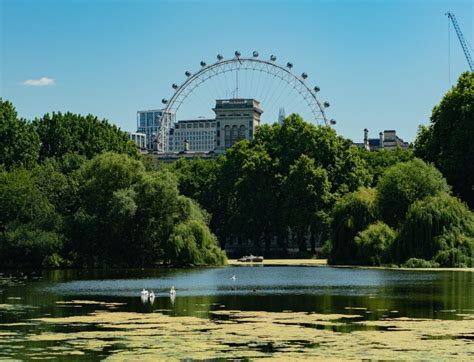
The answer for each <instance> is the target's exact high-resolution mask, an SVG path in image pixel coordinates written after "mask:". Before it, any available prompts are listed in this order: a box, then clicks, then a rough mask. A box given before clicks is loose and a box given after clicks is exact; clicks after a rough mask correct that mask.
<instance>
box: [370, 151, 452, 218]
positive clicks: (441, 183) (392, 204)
mask: <svg viewBox="0 0 474 362" xmlns="http://www.w3.org/2000/svg"><path fill="white" fill-rule="evenodd" d="M440 192H449V186H448V185H447V183H446V180H445V179H444V178H443V175H442V174H441V173H440V172H439V171H438V170H437V169H436V168H435V167H434V166H431V165H427V164H426V163H424V162H423V161H421V160H420V159H414V160H412V161H409V162H403V163H399V164H396V165H394V166H392V167H390V168H389V169H387V170H386V171H385V172H384V174H383V175H382V177H381V178H380V180H379V182H378V184H377V207H378V210H379V212H380V215H381V217H382V220H383V221H385V222H386V223H387V224H388V225H390V226H391V227H398V225H399V224H400V223H401V222H402V221H403V219H404V217H405V213H406V211H407V210H408V207H409V206H410V205H411V204H412V203H413V202H415V201H416V200H420V199H423V198H425V197H427V196H433V195H436V194H437V193H440Z"/></svg>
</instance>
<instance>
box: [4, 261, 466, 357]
mask: <svg viewBox="0 0 474 362" xmlns="http://www.w3.org/2000/svg"><path fill="white" fill-rule="evenodd" d="M233 275H235V280H233V279H232V278H231V277H232V276H233ZM171 286H175V288H176V290H177V294H176V297H175V298H171V297H170V294H169V289H170V287H171ZM142 288H146V289H150V290H153V291H154V293H155V295H156V297H155V299H154V300H153V301H150V300H148V299H147V300H142V299H141V298H140V291H141V289H142ZM74 300H82V301H93V302H104V303H120V304H116V305H115V304H113V308H109V306H107V304H92V303H91V304H87V303H82V304H77V303H76V304H69V303H67V302H70V301H74ZM64 302H66V303H64ZM103 309H107V310H110V311H111V312H112V313H113V312H121V311H127V312H138V313H163V314H167V315H171V316H176V317H177V316H194V317H199V318H204V319H217V318H225V316H224V317H220V316H219V314H215V313H212V312H213V311H225V310H239V311H267V312H282V311H285V312H288V311H292V312H311V313H321V314H333V313H337V314H353V313H354V312H355V311H357V313H358V314H360V319H361V320H381V319H384V318H391V317H397V318H398V317H409V318H428V319H440V320H443V319H449V320H453V319H459V318H461V317H460V315H465V314H474V273H472V272H429V271H428V272H427V271H423V272H421V271H393V270H364V269H350V268H331V267H263V266H258V267H249V266H245V267H224V268H195V269H153V270H88V271H84V270H64V271H58V270H55V271H43V272H13V271H4V272H3V273H2V274H1V275H0V358H11V357H13V358H29V357H28V356H30V357H31V355H32V353H33V352H38V351H41V350H42V349H44V348H46V347H51V346H56V345H57V346H58V348H61V342H60V341H51V342H32V341H31V340H29V339H28V338H26V337H27V336H31V335H37V334H41V333H46V332H47V333H51V332H56V333H70V332H77V331H81V330H82V329H84V330H90V329H91V326H90V325H87V326H81V325H80V324H74V325H64V324H63V325H54V324H53V325H52V324H45V323H40V322H36V321H34V320H35V319H36V318H43V317H66V316H79V315H88V314H90V313H92V312H94V311H97V310H103ZM312 327H314V328H332V329H333V330H334V331H335V332H343V333H346V332H347V333H351V332H353V331H356V330H365V329H367V328H368V327H367V326H365V325H363V324H354V323H352V322H351V321H347V322H346V323H342V324H340V325H338V326H336V327H334V326H326V325H323V324H322V325H314V326H312ZM81 328H82V329H81ZM98 328H99V327H93V329H94V330H97V329H98ZM473 330H474V322H473ZM2 333H3V334H2ZM8 333H11V334H10V335H9V334H8ZM115 346H116V349H117V348H118V349H120V348H123V349H126V348H127V344H126V343H122V344H118V345H115ZM120 346H121V347H120ZM114 351H115V350H109V349H106V348H104V349H103V350H100V351H95V352H94V353H92V354H90V353H87V354H85V355H83V356H75V357H71V356H69V357H68V358H67V359H68V360H70V359H71V358H73V359H101V358H104V357H107V356H110V355H111V354H113V353H114ZM42 356H43V357H44V355H42Z"/></svg>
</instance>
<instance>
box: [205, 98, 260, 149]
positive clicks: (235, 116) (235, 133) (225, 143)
mask: <svg viewBox="0 0 474 362" xmlns="http://www.w3.org/2000/svg"><path fill="white" fill-rule="evenodd" d="M213 111H214V112H215V113H216V148H215V150H216V152H219V153H222V152H224V151H225V150H226V149H228V148H230V147H232V145H233V144H234V143H236V142H238V141H240V140H243V139H247V140H252V139H253V136H254V134H255V131H256V129H257V127H258V126H259V125H260V116H261V115H262V113H263V111H262V109H261V108H260V103H259V102H258V101H256V100H255V99H218V100H217V101H216V106H215V108H213Z"/></svg>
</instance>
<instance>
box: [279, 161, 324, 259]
mask: <svg viewBox="0 0 474 362" xmlns="http://www.w3.org/2000/svg"><path fill="white" fill-rule="evenodd" d="M330 189H331V184H330V182H329V180H328V175H327V172H326V170H324V169H322V168H321V167H316V166H315V162H314V160H313V159H311V158H309V157H308V156H305V155H302V156H300V157H299V158H298V159H297V160H296V162H295V163H294V164H293V165H291V166H290V170H289V173H288V176H287V178H286V179H285V181H284V184H283V191H282V193H283V195H284V196H283V198H284V202H283V207H284V210H285V212H286V213H285V216H286V219H287V225H288V226H289V227H290V228H291V230H292V231H294V233H295V235H296V238H297V240H298V246H299V250H300V252H306V251H307V245H306V244H307V243H306V236H307V234H308V233H312V234H319V235H320V234H321V233H322V232H323V231H324V230H325V229H326V225H325V222H326V220H327V218H326V217H325V215H326V212H327V211H328V209H329V205H330V202H331V194H330ZM311 227H312V230H311ZM312 249H313V250H312V251H313V252H314V245H313V248H312Z"/></svg>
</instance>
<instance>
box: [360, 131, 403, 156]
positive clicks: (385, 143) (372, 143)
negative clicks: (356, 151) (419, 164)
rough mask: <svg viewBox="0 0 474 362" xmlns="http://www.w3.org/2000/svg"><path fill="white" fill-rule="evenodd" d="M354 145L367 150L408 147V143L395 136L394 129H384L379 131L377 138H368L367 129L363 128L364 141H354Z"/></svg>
mask: <svg viewBox="0 0 474 362" xmlns="http://www.w3.org/2000/svg"><path fill="white" fill-rule="evenodd" d="M354 145H355V146H358V147H363V148H365V149H366V150H368V151H377V150H396V149H397V148H408V147H409V143H408V142H405V141H403V140H402V139H401V138H400V137H398V136H397V132H396V131H395V130H385V131H383V132H380V133H379V137H378V138H369V130H368V129H367V128H366V129H364V142H363V143H354Z"/></svg>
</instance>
